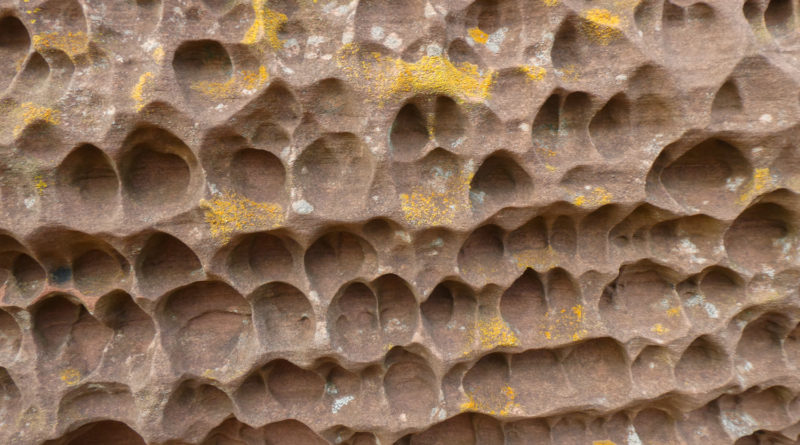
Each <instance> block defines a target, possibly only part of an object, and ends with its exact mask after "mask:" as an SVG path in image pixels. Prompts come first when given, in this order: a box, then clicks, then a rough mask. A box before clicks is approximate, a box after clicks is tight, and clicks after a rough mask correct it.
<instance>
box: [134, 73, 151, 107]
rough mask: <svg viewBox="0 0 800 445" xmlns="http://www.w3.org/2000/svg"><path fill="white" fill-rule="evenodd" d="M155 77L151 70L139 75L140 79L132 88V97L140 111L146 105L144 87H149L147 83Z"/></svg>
mask: <svg viewBox="0 0 800 445" xmlns="http://www.w3.org/2000/svg"><path fill="white" fill-rule="evenodd" d="M152 79H153V73H151V72H150V71H148V72H146V73H144V74H142V75H141V76H139V81H138V82H136V85H134V86H133V89H132V90H131V99H133V100H134V102H136V111H139V110H141V109H142V107H144V104H145V97H144V89H145V88H146V87H147V84H148V83H149V82H150V81H151V80H152Z"/></svg>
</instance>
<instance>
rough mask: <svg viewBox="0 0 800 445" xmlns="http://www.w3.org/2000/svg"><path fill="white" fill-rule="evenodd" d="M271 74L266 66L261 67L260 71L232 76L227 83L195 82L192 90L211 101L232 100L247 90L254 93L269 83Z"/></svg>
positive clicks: (243, 72)
mask: <svg viewBox="0 0 800 445" xmlns="http://www.w3.org/2000/svg"><path fill="white" fill-rule="evenodd" d="M268 79H269V74H268V73H267V68H266V67H265V66H263V65H262V66H260V67H259V68H258V71H242V72H240V73H236V74H234V75H233V76H231V78H230V79H228V80H227V81H225V82H207V81H201V82H195V83H193V84H192V87H191V88H192V89H193V90H195V91H199V92H200V93H202V94H203V95H204V96H207V97H209V98H211V99H232V98H235V97H238V96H239V95H241V94H242V93H243V92H244V91H245V90H250V91H254V90H256V89H258V88H260V87H261V86H262V85H264V84H265V83H267V80H268Z"/></svg>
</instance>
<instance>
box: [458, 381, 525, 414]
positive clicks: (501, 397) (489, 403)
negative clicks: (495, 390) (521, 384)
mask: <svg viewBox="0 0 800 445" xmlns="http://www.w3.org/2000/svg"><path fill="white" fill-rule="evenodd" d="M516 398H517V395H516V393H515V392H514V388H512V387H511V386H509V385H506V386H504V387H503V388H502V389H501V390H500V393H499V394H498V395H497V397H492V398H491V400H480V399H478V397H476V396H475V395H474V394H470V393H467V401H466V402H464V403H462V404H461V407H460V408H461V412H467V411H469V412H479V413H485V414H491V415H497V416H508V415H511V414H512V413H513V412H514V411H515V410H516V409H518V408H519V404H518V403H517V402H515V399H516Z"/></svg>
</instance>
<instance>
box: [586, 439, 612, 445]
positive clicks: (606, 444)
mask: <svg viewBox="0 0 800 445" xmlns="http://www.w3.org/2000/svg"><path fill="white" fill-rule="evenodd" d="M592 445H617V444H616V443H614V442H612V441H610V440H593V441H592Z"/></svg>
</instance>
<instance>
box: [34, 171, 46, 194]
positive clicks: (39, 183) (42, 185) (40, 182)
mask: <svg viewBox="0 0 800 445" xmlns="http://www.w3.org/2000/svg"><path fill="white" fill-rule="evenodd" d="M33 181H34V182H33V186H34V187H35V188H36V193H38V194H39V196H42V195H44V189H46V188H47V183H46V182H44V178H42V175H36V176H34V177H33Z"/></svg>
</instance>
